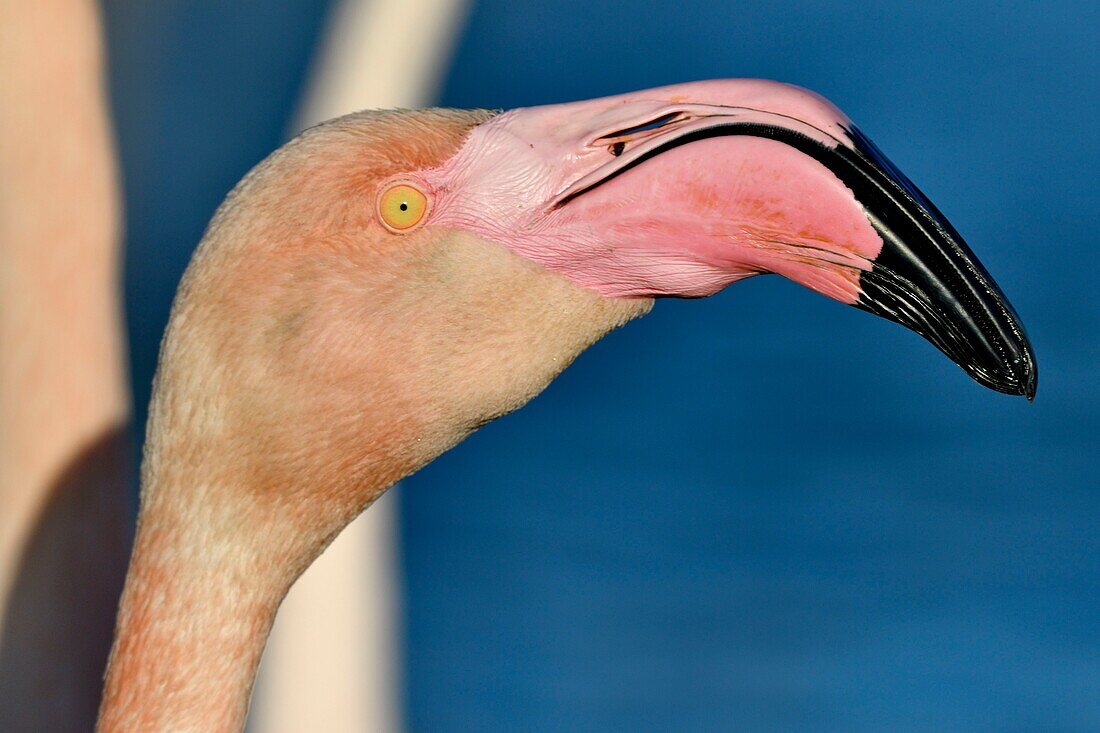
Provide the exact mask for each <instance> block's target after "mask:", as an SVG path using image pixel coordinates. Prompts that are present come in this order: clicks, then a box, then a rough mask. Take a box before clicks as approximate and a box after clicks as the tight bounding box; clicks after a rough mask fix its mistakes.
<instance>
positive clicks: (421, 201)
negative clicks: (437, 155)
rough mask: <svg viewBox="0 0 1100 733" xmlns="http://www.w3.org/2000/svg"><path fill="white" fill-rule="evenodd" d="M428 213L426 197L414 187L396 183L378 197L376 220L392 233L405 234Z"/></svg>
mask: <svg viewBox="0 0 1100 733" xmlns="http://www.w3.org/2000/svg"><path fill="white" fill-rule="evenodd" d="M427 213H428V197H427V196H425V195H424V192H423V191H421V190H420V189H418V188H416V187H415V186H411V185H409V184H407V183H398V184H395V185H393V186H390V187H389V188H387V189H385V190H384V191H382V193H381V194H379V196H378V218H380V219H381V220H382V223H383V224H385V225H386V228H387V229H389V230H390V231H392V232H407V231H409V230H410V229H412V228H413V227H415V226H416V225H417V224H419V223H420V222H421V221H423V219H424V215H425V214H427Z"/></svg>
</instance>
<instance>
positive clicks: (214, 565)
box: [97, 490, 293, 733]
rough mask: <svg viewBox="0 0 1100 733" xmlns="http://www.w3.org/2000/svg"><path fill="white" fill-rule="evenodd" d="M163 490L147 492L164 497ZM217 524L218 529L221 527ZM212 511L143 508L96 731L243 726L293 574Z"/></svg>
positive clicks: (159, 506) (164, 506) (158, 506)
mask: <svg viewBox="0 0 1100 733" xmlns="http://www.w3.org/2000/svg"><path fill="white" fill-rule="evenodd" d="M162 493H169V492H164V491H163V490H162V491H161V492H156V493H153V492H149V493H147V494H146V496H150V495H152V496H154V497H158V495H159V494H162ZM219 525H221V526H220V528H219ZM263 549H264V543H263V542H261V538H260V537H258V536H257V537H255V538H254V541H249V539H248V537H247V536H246V535H244V534H242V533H240V532H235V531H233V530H232V529H230V528H229V527H228V524H227V523H220V522H218V521H217V518H216V517H212V516H204V517H197V516H191V517H187V516H182V515H181V514H180V513H179V512H178V511H176V508H175V507H173V506H171V505H170V504H169V503H168V502H160V503H157V502H155V501H154V502H153V505H152V506H150V507H148V509H147V510H145V511H143V514H142V519H141V523H140V526H139V529H138V535H137V538H136V542H135V547H134V554H133V557H132V559H131V564H130V571H129V574H128V576H127V580H126V588H125V590H124V592H123V596H122V601H121V605H120V608H119V617H118V626H117V630H116V637H115V646H114V648H113V650H112V653H111V659H110V662H109V666H108V671H107V679H106V686H105V688H104V696H103V702H102V707H101V709H100V717H99V724H98V726H97V731H99V732H100V733H111V732H114V731H137V730H149V731H152V730H172V731H211V732H215V733H216V732H218V731H239V730H242V729H243V728H244V723H245V718H246V715H247V712H248V703H249V698H250V697H251V693H252V686H253V683H254V680H255V676H256V668H257V666H258V664H259V661H260V656H261V653H262V651H263V648H264V644H265V642H266V640H267V637H268V634H269V633H270V630H271V625H272V622H273V621H274V618H275V612H276V610H277V609H278V606H279V603H280V602H281V601H282V599H283V597H284V596H285V594H286V592H287V590H288V589H289V587H290V585H291V583H292V582H293V576H291V575H290V574H289V573H288V572H287V565H288V563H287V562H282V561H281V560H282V558H279V559H273V558H272V557H270V556H267V557H265V556H264V553H263V552H262V550H263Z"/></svg>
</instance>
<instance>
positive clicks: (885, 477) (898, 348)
mask: <svg viewBox="0 0 1100 733" xmlns="http://www.w3.org/2000/svg"><path fill="white" fill-rule="evenodd" d="M105 5H106V8H107V17H108V35H109V42H110V44H111V53H112V59H111V66H112V78H113V93H114V103H115V111H116V116H117V126H118V131H119V135H120V140H121V150H122V154H123V161H124V168H125V178H126V192H127V197H128V206H129V210H128V212H127V226H128V232H129V236H128V247H129V250H128V255H127V270H126V275H127V296H128V309H127V317H128V322H129V326H130V329H131V338H132V344H131V346H132V349H133V373H134V383H135V393H136V402H137V404H138V405H141V406H144V404H145V403H146V402H147V400H148V384H149V381H150V379H151V376H152V371H153V367H154V364H155V357H156V349H157V344H158V341H159V337H160V333H161V330H162V329H163V326H164V322H165V320H166V318H167V313H168V306H169V303H170V299H171V294H172V292H173V290H174V286H175V283H176V282H177V280H178V278H179V275H180V274H181V272H182V269H183V267H184V266H185V264H186V261H187V258H188V256H189V254H190V251H191V249H192V248H193V247H194V245H195V244H196V243H197V242H198V239H199V237H200V236H201V232H202V228H203V226H204V225H205V223H206V221H207V220H208V219H209V217H210V215H211V214H212V212H213V210H214V208H215V206H216V205H217V203H218V202H219V201H220V199H221V198H222V197H223V196H224V194H225V193H226V192H227V191H228V190H229V188H230V187H231V186H232V184H233V183H234V182H235V181H236V180H237V179H238V178H239V177H240V176H241V175H242V174H243V173H244V172H245V171H246V170H247V169H248V168H249V167H250V166H251V165H253V164H254V163H255V162H257V161H258V160H260V159H261V158H262V157H263V156H264V155H265V154H266V153H267V152H268V151H270V150H271V149H272V148H274V147H275V146H277V145H278V144H279V143H280V142H281V140H282V138H283V134H284V132H285V130H286V128H287V125H288V123H289V120H290V116H291V113H292V110H293V106H294V104H295V102H296V100H297V99H298V95H299V92H300V89H301V85H302V83H303V79H304V76H303V75H304V72H305V70H306V67H307V64H308V62H309V59H310V55H311V53H312V51H313V49H314V44H315V43H316V41H317V38H318V33H319V29H320V27H321V23H322V21H323V17H324V13H325V11H326V3H324V2H304V1H302V0H295V1H294V2H286V3H279V4H273V3H264V2H257V1H253V2H241V3H218V2H211V1H207V2H185V1H184V0H165V1H164V2H160V3H156V4H148V5H150V6H151V7H141V5H142V4H139V3H132V2H123V1H122V0H107V2H106V4H105ZM1098 28H1100V4H1097V3H1095V2H1065V1H1063V2H1045V3H1016V4H1005V3H999V2H988V1H982V2H970V3H959V2H922V3H919V4H917V3H914V4H908V3H905V4H903V3H890V2H854V1H849V0H834V1H833V2H830V3H815V2H808V1H807V2H760V3H726V2H717V1H716V2H694V3H693V2H677V3H664V2H660V3H659V2H643V1H641V0H638V1H636V2H632V3H628V4H624V3H617V2H610V1H609V0H589V1H587V2H579V1H574V2H559V3H556V4H549V3H545V4H544V3H535V2H516V1H514V0H513V1H512V2H508V1H507V0H486V1H484V2H479V3H476V4H475V7H474V8H473V11H472V14H471V16H470V18H469V23H468V26H467V28H466V29H465V32H464V33H463V35H462V37H461V38H460V41H459V44H458V47H457V52H456V55H455V58H454V61H453V64H452V65H451V66H450V68H449V71H448V73H447V76H446V80H445V84H444V87H443V90H442V99H441V102H442V103H443V104H446V105H451V106H485V107H512V106H516V105H526V104H538V103H544V102H552V101H565V100H571V99H579V98H586V97H592V96H597V95H602V94H610V93H615V92H622V91H628V90H632V89H639V88H644V87H650V86H655V85H658V84H665V83H672V82H678V81H686V80H692V79H700V78H709V77H723V76H762V77H769V78H776V79H782V80H785V81H791V82H795V83H798V84H801V85H803V86H807V87H810V88H813V89H815V90H817V91H819V92H821V93H823V94H825V95H826V96H828V97H829V98H831V99H832V100H834V101H835V102H837V103H838V104H839V105H840V106H841V108H843V109H844V110H845V111H846V112H847V113H848V114H849V115H850V116H851V117H852V118H853V119H854V120H855V121H856V122H857V123H858V124H859V125H860V127H861V128H862V129H863V130H864V131H866V132H867V133H868V134H869V135H870V136H871V137H872V138H873V139H874V140H875V141H876V143H877V144H878V145H879V147H881V148H882V149H884V150H885V151H886V152H887V154H889V155H890V156H891V158H892V159H893V160H894V161H895V162H896V163H897V164H898V165H899V167H901V168H902V169H903V170H904V171H906V173H907V174H908V175H909V176H910V177H911V178H912V179H913V180H914V181H916V182H917V184H918V185H920V186H921V187H922V188H923V189H924V190H925V192H926V193H927V194H928V195H929V197H930V198H931V199H932V200H933V201H934V202H936V204H937V205H938V206H939V208H940V209H941V210H942V211H943V212H944V213H945V214H946V215H947V216H948V217H949V219H950V220H951V221H952V222H953V223H954V224H955V226H956V227H957V228H958V229H959V230H960V231H961V232H962V233H963V234H964V235H965V236H966V237H967V239H968V240H969V242H970V244H971V246H972V248H973V249H974V250H975V251H976V252H977V253H978V254H979V256H980V257H981V259H982V260H983V262H984V263H985V264H986V266H987V267H988V269H989V270H990V271H991V272H992V273H993V274H994V275H995V276H996V278H997V280H998V281H999V282H1000V284H1001V285H1002V287H1003V288H1004V289H1005V291H1006V292H1007V293H1008V294H1009V296H1010V298H1011V300H1012V301H1013V303H1014V304H1015V306H1016V308H1017V310H1018V311H1019V312H1020V314H1021V316H1022V317H1023V320H1024V322H1025V324H1026V325H1027V327H1028V329H1029V331H1030V334H1031V338H1032V341H1033V343H1034V345H1035V348H1036V352H1037V354H1038V359H1039V365H1040V380H1039V395H1038V399H1037V400H1036V402H1035V404H1033V405H1028V404H1027V402H1026V401H1024V400H1023V399H1019V398H1016V399H1013V398H1009V397H1006V396H1003V395H998V394H994V393H992V392H989V391H986V390H984V389H982V388H980V387H978V386H977V385H976V384H974V383H972V382H971V381H970V380H969V378H968V377H966V375H965V374H963V373H962V371H961V370H959V369H958V368H957V367H955V366H954V365H953V364H951V363H950V362H949V361H948V360H947V359H946V358H945V357H943V356H942V355H941V354H940V353H939V352H937V351H936V350H935V349H934V348H933V347H931V346H930V345H928V344H927V343H925V342H924V341H922V340H921V339H920V338H919V337H917V336H916V335H914V334H912V333H909V332H907V331H905V330H903V329H901V328H900V327H898V326H895V325H893V324H890V323H887V322H886V321H883V320H879V319H875V318H872V317H871V316H868V315H867V314H865V313H861V312H858V311H856V310H854V309H850V308H846V307H844V306H840V305H838V304H835V303H832V302H830V301H826V300H825V299H823V298H820V297H819V296H815V295H813V294H812V293H809V292H808V291H805V290H802V289H800V288H798V287H797V286H794V285H792V284H790V283H787V282H785V281H782V280H780V279H779V278H757V279H755V280H750V281H748V282H745V283H743V284H739V285H737V286H735V287H733V288H731V289H729V290H728V291H726V292H724V293H722V294H720V295H718V296H716V297H714V298H711V299H709V300H705V301H690V302H688V301H664V302H661V303H659V304H658V306H657V308H656V309H655V311H654V313H653V314H652V315H650V316H649V317H647V318H645V319H643V320H642V321H639V322H636V323H633V324H631V325H630V326H628V327H627V328H625V329H623V330H621V331H619V332H617V333H614V334H612V335H611V336H609V337H608V338H607V339H605V340H604V341H603V342H601V343H599V344H597V345H596V346H594V347H593V348H592V349H591V350H590V351H589V352H588V353H586V354H585V355H583V356H582V357H581V358H580V359H579V360H578V361H577V363H576V364H575V365H574V366H573V367H572V368H570V369H569V370H567V371H566V373H565V374H564V375H563V376H562V377H561V378H559V379H558V381H557V382H555V383H554V384H553V385H551V387H550V388H549V389H548V390H547V391H546V393H545V394H544V395H543V396H541V397H539V398H538V399H536V400H535V401H534V402H532V403H531V404H530V405H529V406H527V407H526V408H524V409H523V410H522V411H520V412H518V413H516V414H514V415H512V416H509V417H507V418H505V419H503V420H501V421H498V422H497V423H494V424H491V425H489V426H488V427H486V428H484V429H483V430H482V431H481V432H479V433H478V434H477V435H475V436H473V437H472V438H471V439H469V440H468V441H466V442H465V443H464V444H462V445H461V446H459V447H458V448H457V449H455V450H454V451H452V452H451V453H449V454H447V455H446V456H444V457H443V458H441V459H439V460H438V461H436V462H435V463H434V464H432V465H431V466H429V467H428V468H427V469H425V470H424V471H422V472H421V473H420V474H418V475H417V476H415V477H413V478H412V479H410V480H409V481H407V482H406V483H405V484H404V486H403V488H402V489H401V500H402V519H401V522H402V527H401V530H402V535H403V544H404V561H403V562H404V573H405V577H404V579H403V582H404V584H405V587H406V606H407V617H406V619H405V623H406V634H407V638H406V648H407V659H406V660H405V667H406V678H405V690H406V717H407V720H408V722H409V725H410V728H411V729H412V730H414V731H447V730H455V731H466V730H555V731H557V730H633V731H647V730H653V731H664V730H716V731H726V730H768V731H771V730H789V731H863V730H866V731H882V730H890V731H906V730H919V731H926V730H996V731H1032V730H1046V731H1085V730H1100V537H1098V531H1097V530H1098V527H1100V521H1098V516H1100V465H1098V458H1097V456H1098V455H1100V380H1098V377H1097V374H1098V370H1097V364H1098V362H1100V347H1098V346H1097V336H1098V335H1100V307H1098V303H1100V298H1098V296H1097V294H1096V287H1095V278H1096V277H1097V273H1098V272H1100V255H1098V248H1097V246H1096V234H1095V232H1096V222H1095V219H1096V213H1097V212H1096V208H1097V207H1096V185H1095V178H1096V171H1097V167H1098V164H1100V155H1098V153H1100V150H1098V148H1100V143H1098V140H1100V137H1098V136H1097V134H1096V132H1095V126H1096V119H1097V118H1098V115H1100V58H1098V55H1100V54H1098V52H1097V47H1098V42H1097V41H1098V38H1097V35H1098V34H1097V29H1098ZM141 416H142V417H143V413H142V415H141Z"/></svg>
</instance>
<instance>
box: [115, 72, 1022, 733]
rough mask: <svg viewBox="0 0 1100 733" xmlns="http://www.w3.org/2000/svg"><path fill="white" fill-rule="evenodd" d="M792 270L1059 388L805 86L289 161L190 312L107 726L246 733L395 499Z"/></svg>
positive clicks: (590, 109)
mask: <svg viewBox="0 0 1100 733" xmlns="http://www.w3.org/2000/svg"><path fill="white" fill-rule="evenodd" d="M767 272H770V273H778V274H781V275H784V276H786V277H788V278H790V279H791V280H794V281H796V282H798V283H801V284H803V285H805V286H807V287H809V288H811V289H813V290H815V291H817V292H819V293H822V294H824V295H826V296H828V297H830V298H833V299H835V300H839V301H841V302H844V303H848V304H851V305H854V306H856V307H858V308H861V309H864V310H867V311H870V312H872V313H875V314H878V315H880V316H883V317H886V318H888V319H890V320H893V321H896V322H898V323H901V324H903V325H905V326H907V327H909V328H910V329H912V330H914V331H916V332H918V333H919V334H921V335H922V336H924V337H925V338H926V339H928V340H929V341H930V342H932V343H933V344H934V345H935V346H937V347H938V348H939V349H940V350H942V351H943V352H944V353H946V354H947V355H948V356H949V357H950V358H951V359H953V360H954V361H955V362H957V363H958V364H959V365H960V366H961V367H962V368H963V369H964V370H966V371H967V372H968V373H969V374H970V375H971V376H972V377H973V378H974V379H975V380H976V381H978V382H979V383H981V384H983V385H985V386H987V387H990V388H992V389H995V390H999V391H1002V392H1005V393H1009V394H1018V395H1026V396H1027V397H1028V398H1029V399H1030V398H1031V397H1033V396H1034V394H1035V388H1036V365H1035V359H1034V356H1033V352H1032V349H1031V346H1030V344H1029V343H1028V340H1027V337H1026V335H1025V333H1024V331H1023V329H1022V327H1021V325H1020V321H1019V318H1018V317H1017V316H1016V314H1015V312H1014V311H1013V310H1012V308H1011V306H1010V305H1009V304H1008V302H1007V300H1006V299H1005V297H1004V295H1003V294H1002V293H1001V291H1000V289H999V288H998V287H997V285H996V284H995V283H994V281H993V280H992V278H991V277H990V276H989V275H988V273H987V272H986V271H985V269H984V268H983V267H982V266H981V265H980V263H979V262H978V260H977V258H976V257H975V256H974V255H973V253H972V252H971V251H970V250H969V249H968V247H967V246H966V244H965V243H964V242H963V240H962V238H961V237H960V236H959V234H958V233H957V232H956V231H955V230H954V229H953V228H952V227H951V225H950V224H948V223H947V221H946V219H945V218H944V217H943V216H942V215H941V214H940V213H939V212H938V211H937V210H936V209H935V207H934V206H932V204H931V203H929V202H928V201H927V199H926V198H925V197H924V196H923V195H922V194H921V192H920V191H919V190H918V189H917V188H916V187H915V186H914V185H913V184H912V183H911V182H909V181H908V179H906V178H905V177H904V176H903V175H902V174H901V173H900V172H899V171H898V170H897V169H896V168H895V167H894V166H893V165H892V164H891V163H890V162H889V161H888V160H887V159H886V158H885V157H884V156H883V155H882V153H881V152H879V151H878V149H877V148H875V147H874V145H873V144H872V143H871V142H870V141H869V140H868V139H867V138H866V137H865V136H864V135H863V134H862V133H861V132H860V131H859V130H858V129H857V128H856V127H855V126H854V125H853V124H852V123H851V121H850V120H849V119H848V118H847V117H845V116H844V114H843V113H841V112H840V111H839V110H838V109H837V108H836V107H834V106H833V105H832V104H830V103H829V102H827V101H826V100H824V99H822V98H821V97H818V96H816V95H814V94H812V93H810V92H808V91H805V90H802V89H799V88H797V87H793V86H788V85H785V84H780V83H777V82H771V81H761V80H716V81H709V82H696V83H688V84H680V85H674V86H669V87H664V88H659V89H652V90H647V91H642V92H636V93H631V94H624V95H620V96H615V97H608V98H603V99H596V100H590V101H584V102H576V103H569V104H558V105H550V106H544V107H534V108H527V109H517V110H512V111H508V112H504V113H494V112H489V111H476V110H475V111H461V110H442V109H434V110H423V111H390V112H361V113H356V114H353V115H349V116H347V117H342V118H339V119H337V120H334V121H331V122H328V123H325V124H322V125H320V126H317V127H314V128H312V129H310V130H308V131H307V132H305V133H303V134H302V135H300V136H299V137H298V138H296V139H294V140H292V141H291V142H290V143H288V144H287V145H286V146H284V147H283V148H281V149H280V150H278V151H276V152H275V153H273V154H272V155H271V156H270V157H269V158H268V159H267V160H265V161H264V162H262V163H261V164H260V165H258V166H257V167H256V168H255V169H254V170H253V171H252V172H250V173H249V174H248V175H247V176H246V177H245V178H244V179H243V180H242V181H241V183H240V184H238V186H237V187H236V188H235V189H234V190H233V192H232V193H230V195H229V196H228V198H227V199H226V201H225V202H224V203H223V204H222V206H221V207H220V208H219V210H218V212H217V213H216V214H215V216H214V219H213V221H212V222H211V224H210V226H209V228H208V229H207V232H206V234H205V235H204V237H203V240H202V242H201V244H200V245H199V247H198V249H197V251H196V254H195V256H194V258H193V260H192V262H191V264H190V266H189V268H188V270H187V272H186V274H185V276H184V278H183V281H182V283H181V285H180V288H179V292H178V295H177V297H176V301H175V304H174V306H173V312H172V316H171V319H170V322H169V326H168V329H167V332H166V335H165V338H164V343H163V347H162V351H161V357H160V364H159V368H158V373H157V377H156V385H155V389H154V397H153V400H152V405H151V409H150V418H149V426H148V432H147V438H146V452H145V460H144V464H143V467H142V484H143V486H142V493H141V508H140V513H139V522H138V531H137V536H136V539H135V544H134V549H133V555H132V558H131V563H130V568H129V572H128V576H127V580H126V586H125V590H124V592H123V597H122V601H121V604H120V610H119V616H118V623H117V629H116V637H115V642H114V647H113V649H112V653H111V659H110V663H109V668H108V672H107V677H106V684H105V690H104V697H103V701H102V707H101V709H100V717H99V730H100V731H103V732H108V731H135V730H142V731H149V730H196V731H200V730H201V731H233V730H240V729H241V728H242V726H243V725H244V722H245V718H246V714H247V709H248V701H249V696H250V692H251V688H252V684H253V680H254V676H255V672H256V666H257V664H258V662H259V659H260V655H261V653H262V650H263V647H264V644H265V639H266V637H267V635H268V631H269V629H270V627H271V624H272V620H273V618H274V616H275V613H276V610H277V608H278V606H279V603H280V601H281V599H282V598H283V596H284V595H285V594H286V592H287V590H288V589H289V588H290V586H291V584H292V583H293V582H294V581H295V579H296V578H297V577H298V575H299V574H300V573H301V572H302V571H303V570H304V569H305V568H306V567H307V566H309V565H310V563H311V562H312V561H313V560H314V559H315V558H316V557H317V556H318V555H319V554H320V553H321V552H322V551H323V550H324V549H325V547H326V545H328V543H329V542H330V541H331V540H332V539H333V537H335V536H336V535H337V533H339V532H340V530H341V529H342V528H343V527H344V526H345V525H347V524H348V522H349V521H350V520H351V519H352V518H354V517H355V516H356V515H358V514H359V513H360V512H361V511H363V510H364V509H365V508H366V507H368V506H369V505H370V504H371V502H372V501H374V500H375V499H376V498H377V497H378V496H379V495H380V494H382V492H384V491H385V490H386V488H387V487H389V486H390V485H392V484H393V483H394V482H395V481H397V480H399V479H400V478H402V477H404V476H406V475H408V474H409V473H411V472H413V471H415V470H417V469H418V468H420V467H421V466H423V465H424V464H426V463H428V462H429V461H431V460H432V459H434V458H435V457H436V456H438V455H439V454H441V453H443V452H444V451H446V450H448V449H449V448H451V447H452V446H454V445H455V444H456V443H458V442H459V441H461V440H462V439H463V438H465V437H466V436H467V435H469V434H470V433H471V432H473V431H474V430H476V429H477V428H478V427H480V426H481V425H483V424H485V423H486V422H488V421H490V420H493V419H495V418H497V417H500V416H501V415H504V414H506V413H508V412H510V411H512V410H515V409H516V408H518V407H520V406H521V405H523V404H524V403H526V402H527V401H528V400H530V399H531V398H532V397H533V396H535V395H536V394H537V393H538V392H539V391H540V390H542V389H543V388H544V387H545V386H546V385H547V383H549V382H550V381H551V380H552V379H553V378H554V377H555V376H556V375H557V374H558V373H560V372H561V371H562V370H563V369H564V368H565V367H566V366H567V365H568V364H569V363H570V362H571V361H572V360H573V359H574V358H576V357H577V355H578V354H580V352H581V351H583V350H584V349H585V348H586V347H587V346H589V345H590V344H592V343H593V342H595V341H596V340H598V339H599V338H600V337H602V336H603V335H604V334H606V333H607V332H609V331H611V330H612V329H614V328H617V327H619V326H622V325H624V324H625V323H627V322H628V321H630V320H632V319H634V318H637V317H640V316H642V315H644V314H645V313H647V312H648V311H649V310H650V309H651V307H652V306H653V304H654V300H655V299H656V298H659V297H664V296H676V297H702V296H707V295H711V294H713V293H715V292H717V291H719V290H721V289H723V288H724V287H726V286H727V285H729V284H731V283H733V282H736V281H738V280H741V279H744V278H746V277H749V276H752V275H755V274H759V273H767Z"/></svg>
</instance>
